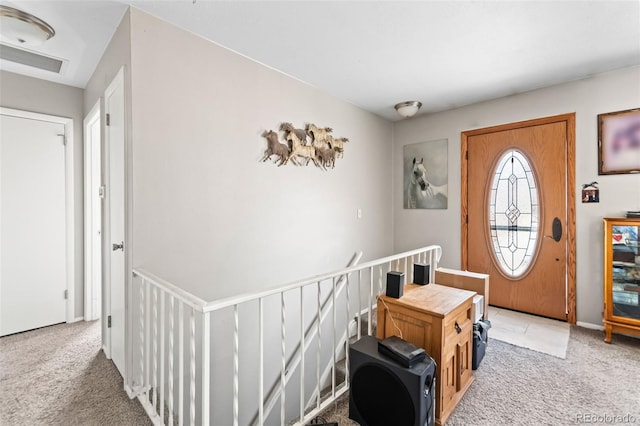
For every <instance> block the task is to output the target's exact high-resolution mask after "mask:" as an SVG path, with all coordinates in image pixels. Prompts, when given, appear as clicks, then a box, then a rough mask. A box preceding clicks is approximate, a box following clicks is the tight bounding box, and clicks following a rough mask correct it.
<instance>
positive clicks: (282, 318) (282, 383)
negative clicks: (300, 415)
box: [280, 292, 287, 426]
mask: <svg viewBox="0 0 640 426" xmlns="http://www.w3.org/2000/svg"><path fill="white" fill-rule="evenodd" d="M280 307H281V308H282V309H281V311H282V313H281V315H280V349H281V352H280V357H281V358H280V360H281V364H280V366H281V369H280V425H282V426H284V424H285V422H286V419H285V413H286V404H285V396H286V389H285V386H286V383H285V376H286V373H287V352H286V350H285V349H286V347H285V320H286V317H285V303H284V292H282V293H280Z"/></svg>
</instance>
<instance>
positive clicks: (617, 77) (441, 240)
mask: <svg viewBox="0 0 640 426" xmlns="http://www.w3.org/2000/svg"><path fill="white" fill-rule="evenodd" d="M637 107H640V67H633V68H627V69H622V70H618V71H614V72H610V73H606V74H600V75H596V76H594V77H591V78H588V79H584V80H580V81H575V82H571V83H566V84H562V85H558V86H554V87H549V88H545V89H540V90H535V91H532V92H528V93H523V94H519V95H514V96H510V97H506V98H502V99H498V100H494V101H489V102H483V103H480V104H476V105H471V106H468V107H464V108H460V109H456V110H452V111H447V112H442V113H438V114H432V115H428V116H419V117H416V118H414V119H411V120H406V121H400V122H397V123H396V124H395V126H394V153H393V168H394V170H393V188H394V201H393V206H394V250H395V251H403V250H407V249H412V248H415V247H418V246H423V245H426V244H439V245H441V246H442V248H443V259H442V264H443V265H444V266H448V267H453V268H459V267H460V256H461V253H460V246H461V230H460V203H461V201H460V133H461V132H463V131H465V130H471V129H477V128H483V127H488V126H494V125H499V124H504V123H511V122H516V121H522V120H528V119H534V118H539V117H546V116H552V115H558V114H564V113H569V112H575V113H576V189H577V191H578V194H577V196H576V199H577V200H578V204H577V205H576V222H577V223H576V231H577V238H576V239H577V289H576V291H577V301H576V302H577V319H578V321H580V322H587V323H592V324H601V322H602V321H601V319H602V309H603V290H602V288H603V266H602V262H603V260H602V258H603V253H602V251H603V248H602V235H603V227H602V221H601V219H602V217H603V216H620V215H623V214H624V212H626V211H627V210H638V209H640V175H608V176H598V135H597V115H598V114H601V113H606V112H611V111H618V110H625V109H630V108H637ZM441 138H447V139H448V140H449V208H448V209H447V210H404V209H403V208H402V205H403V204H402V196H403V193H402V150H403V148H402V147H403V146H404V145H406V144H411V143H416V142H423V141H431V140H436V139H441ZM592 181H597V182H599V183H600V203H599V204H582V203H581V202H580V193H579V191H580V190H581V188H582V186H581V185H582V184H583V183H589V182H592Z"/></svg>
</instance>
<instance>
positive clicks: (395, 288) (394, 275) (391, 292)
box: [387, 271, 404, 299]
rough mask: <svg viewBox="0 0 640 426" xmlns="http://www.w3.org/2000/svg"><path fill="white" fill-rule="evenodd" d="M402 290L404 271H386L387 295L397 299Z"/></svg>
mask: <svg viewBox="0 0 640 426" xmlns="http://www.w3.org/2000/svg"><path fill="white" fill-rule="evenodd" d="M403 292H404V272H396V271H390V272H387V296H389V297H395V298H396V299H399V298H401V297H402V293H403Z"/></svg>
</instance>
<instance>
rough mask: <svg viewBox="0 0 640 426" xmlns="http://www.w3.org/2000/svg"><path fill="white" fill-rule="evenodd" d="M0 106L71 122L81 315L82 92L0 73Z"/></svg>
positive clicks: (77, 288)
mask: <svg viewBox="0 0 640 426" xmlns="http://www.w3.org/2000/svg"><path fill="white" fill-rule="evenodd" d="M0 93H1V95H0V105H1V106H3V107H7V108H15V109H20V110H24V111H32V112H38V113H41V114H49V115H56V116H59V117H67V118H71V119H73V135H74V142H73V149H74V151H73V161H74V164H73V173H74V175H75V184H74V190H73V206H74V214H75V223H74V229H73V232H74V240H75V250H74V260H75V286H74V293H75V295H74V297H75V309H74V311H75V314H74V318H78V317H82V316H83V315H84V257H83V256H84V255H83V250H84V240H83V238H84V230H83V223H84V220H83V209H84V205H83V202H84V201H83V200H84V196H83V182H82V176H83V169H82V119H83V110H82V105H83V96H84V91H83V90H82V89H79V88H77V87H72V86H66V85H63V84H57V83H52V82H50V81H46V80H40V79H37V78H32V77H26V76H23V75H19V74H14V73H10V72H6V71H0Z"/></svg>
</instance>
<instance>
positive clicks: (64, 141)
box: [58, 133, 67, 146]
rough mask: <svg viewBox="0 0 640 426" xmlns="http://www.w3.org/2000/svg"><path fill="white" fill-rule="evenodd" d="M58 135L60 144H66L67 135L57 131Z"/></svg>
mask: <svg viewBox="0 0 640 426" xmlns="http://www.w3.org/2000/svg"><path fill="white" fill-rule="evenodd" d="M58 136H61V137H62V145H64V146H67V135H65V134H64V133H58Z"/></svg>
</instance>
